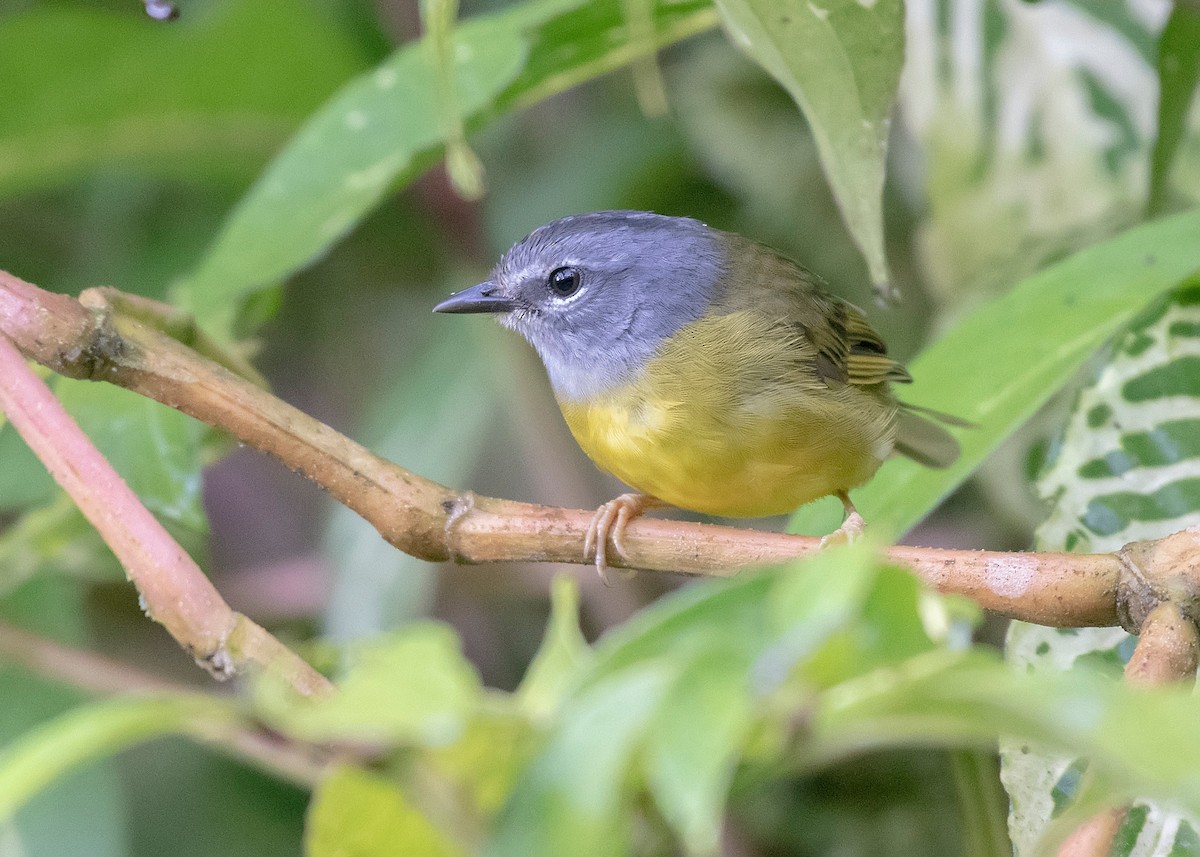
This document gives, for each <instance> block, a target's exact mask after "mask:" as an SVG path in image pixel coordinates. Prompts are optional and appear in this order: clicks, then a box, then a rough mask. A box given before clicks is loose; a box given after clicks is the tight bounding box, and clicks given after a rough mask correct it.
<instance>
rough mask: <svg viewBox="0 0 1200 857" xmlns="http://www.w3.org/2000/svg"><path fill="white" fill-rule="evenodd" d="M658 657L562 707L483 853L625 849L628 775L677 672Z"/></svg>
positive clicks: (579, 853)
mask: <svg viewBox="0 0 1200 857" xmlns="http://www.w3.org/2000/svg"><path fill="white" fill-rule="evenodd" d="M674 672H675V670H674V668H673V667H672V666H671V665H670V664H669V663H666V662H663V661H658V662H655V661H649V662H644V663H641V664H638V665H636V666H631V667H629V668H627V669H624V670H622V671H620V672H619V673H617V674H615V675H612V676H610V677H608V678H606V679H603V680H601V681H599V682H597V683H596V684H595V685H594V686H592V687H591V688H589V689H588V690H587V691H584V692H582V693H580V694H579V695H578V696H576V697H574V698H573V699H572V700H571V701H570V702H569V703H568V704H567V705H566V706H564V708H563V711H562V714H561V717H560V723H559V726H558V728H556V729H555V730H554V733H553V734H552V735H551V736H550V738H549V740H548V743H547V745H546V747H545V748H544V749H543V750H542V752H541V753H540V754H538V756H537V757H536V758H535V759H534V760H533V762H532V763H531V764H530V765H529V766H528V767H527V768H526V769H525V772H524V774H523V776H522V777H521V778H520V779H519V780H518V782H517V786H516V788H515V789H514V791H513V794H512V797H511V798H510V799H509V802H508V804H507V805H506V806H505V808H504V809H503V810H502V811H501V813H500V816H499V818H498V819H497V822H496V829H495V833H494V835H493V837H492V839H491V841H490V842H489V843H488V847H487V848H486V849H485V850H484V854H486V855H488V857H526V855H529V854H554V855H557V857H609V855H611V857H617V855H622V854H626V853H628V851H629V847H630V843H629V837H630V835H631V830H630V822H631V819H630V813H629V811H628V806H627V804H628V801H629V800H630V799H631V796H632V790H631V788H630V786H629V784H628V782H627V779H626V772H627V770H628V765H629V764H630V760H631V759H632V757H633V754H634V753H635V751H636V750H637V748H638V746H639V744H640V742H641V738H642V735H643V733H644V731H645V729H646V724H647V723H648V722H649V720H650V718H651V717H653V716H654V712H655V710H656V709H657V707H658V705H659V703H660V701H661V700H662V697H663V694H664V693H665V692H666V690H667V688H668V687H669V686H670V684H671V681H672V680H673V678H674Z"/></svg>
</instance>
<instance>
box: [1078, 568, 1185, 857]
mask: <svg viewBox="0 0 1200 857" xmlns="http://www.w3.org/2000/svg"><path fill="white" fill-rule="evenodd" d="M1127 551H1128V549H1127ZM1160 559H1161V558H1160ZM1140 624H1141V633H1140V634H1139V636H1138V641H1137V645H1136V646H1135V647H1134V649H1133V655H1131V656H1130V658H1129V663H1127V664H1126V665H1125V680H1126V681H1127V682H1129V683H1130V684H1132V685H1134V686H1137V687H1161V686H1162V685H1166V684H1186V685H1191V684H1195V681H1196V666H1197V661H1198V657H1200V634H1198V633H1197V630H1196V624H1195V622H1193V621H1192V620H1190V619H1188V618H1187V617H1186V616H1184V614H1183V611H1182V610H1180V608H1179V605H1178V604H1176V603H1174V602H1172V601H1162V602H1160V603H1158V604H1157V605H1155V606H1154V607H1153V608H1151V609H1150V610H1149V612H1148V613H1147V615H1146V617H1145V620H1144V621H1142V622H1141V623H1140ZM1128 812H1129V807H1128V806H1122V807H1113V808H1111V809H1106V810H1104V811H1103V812H1100V813H1097V814H1096V815H1095V816H1093V817H1092V818H1090V819H1088V821H1086V822H1084V823H1083V824H1081V825H1080V826H1079V828H1078V829H1077V830H1076V831H1075V832H1074V833H1073V834H1071V836H1070V838H1069V839H1067V841H1066V842H1064V843H1063V845H1062V847H1061V848H1060V849H1059V852H1058V854H1059V857H1106V855H1108V854H1111V853H1112V847H1113V842H1114V840H1115V839H1116V837H1117V833H1119V832H1120V830H1121V825H1122V824H1123V823H1124V821H1125V816H1126V814H1127V813H1128Z"/></svg>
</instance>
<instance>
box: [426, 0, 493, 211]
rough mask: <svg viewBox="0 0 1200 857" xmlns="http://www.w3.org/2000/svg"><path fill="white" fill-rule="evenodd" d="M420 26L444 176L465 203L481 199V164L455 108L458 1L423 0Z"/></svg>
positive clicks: (460, 114) (459, 113) (456, 100)
mask: <svg viewBox="0 0 1200 857" xmlns="http://www.w3.org/2000/svg"><path fill="white" fill-rule="evenodd" d="M420 8H421V26H422V29H423V30H424V31H425V33H426V36H427V38H428V39H429V41H430V46H431V50H432V53H433V70H434V77H435V78H436V81H437V93H438V104H439V108H440V113H441V118H442V134H443V135H444V136H445V139H446V172H447V173H448V174H449V176H450V181H451V183H452V184H453V185H454V189H455V190H457V191H458V193H459V194H460V195H461V196H462V197H463V198H465V199H471V200H475V199H479V198H480V197H481V196H483V164H482V163H480V161H479V158H478V157H477V156H476V155H475V153H474V152H472V151H471V148H470V146H468V145H467V132H466V128H464V127H463V116H462V112H461V111H460V109H459V106H458V86H457V83H456V82H455V80H454V38H453V36H454V23H455V19H456V18H457V17H458V0H422V2H421V3H420Z"/></svg>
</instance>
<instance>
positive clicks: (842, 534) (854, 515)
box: [821, 491, 867, 548]
mask: <svg viewBox="0 0 1200 857" xmlns="http://www.w3.org/2000/svg"><path fill="white" fill-rule="evenodd" d="M835 496H836V497H837V498H838V499H839V500H841V501H842V508H843V509H845V510H846V517H845V518H843V519H842V525H841V526H840V527H838V528H837V529H836V530H834V531H833V532H832V533H830V534H829V535H827V536H826V537H825V538H823V539H821V547H823V548H824V547H829V546H830V545H838V544H845V543H847V542H853V541H856V540H858V539H859V538H861V537H862V534H863V533H864V532H865V531H866V529H867V522H866V521H864V520H863V516H862V515H860V514H858V509H855V508H854V504H853V503H851V502H850V495H849V494H847V493H846V492H845V491H838V492H837V493H836V495H835Z"/></svg>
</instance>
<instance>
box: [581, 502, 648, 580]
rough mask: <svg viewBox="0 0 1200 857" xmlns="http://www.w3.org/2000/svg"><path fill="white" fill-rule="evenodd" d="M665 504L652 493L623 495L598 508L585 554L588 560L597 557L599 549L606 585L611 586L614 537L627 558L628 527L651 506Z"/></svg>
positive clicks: (586, 539)
mask: <svg viewBox="0 0 1200 857" xmlns="http://www.w3.org/2000/svg"><path fill="white" fill-rule="evenodd" d="M665 505H667V504H666V503H664V502H663V501H662V500H659V499H658V498H657V497H651V496H649V495H648V494H622V495H621V496H620V497H617V498H616V499H614V500H609V501H608V502H607V503H605V504H604V505H603V506H601V507H600V508H599V509H597V510H596V514H595V515H593V516H592V522H591V524H589V525H588V530H587V535H586V536H584V539H583V556H584V559H587V558H588V557H590V556H593V554H592V551H593V550H595V561H596V572H597V573H598V574H599V575H600V579H601V580H603V581H604V585H605V586H609V585H611V583H610V581H609V579H608V541H609V539H610V538H611V539H612V544H613V547H615V548H616V549H617V553H618V554H620V555H621V556H622V557H624V556H625V527H626V526H627V525H628V524H629V522H630V521H632V520H633V519H634V518H637V517H639V516H640V515H641V514H642V513H643V512H645V511H646V510H647V509H654V508H656V507H658V506H665Z"/></svg>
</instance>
